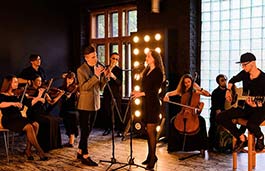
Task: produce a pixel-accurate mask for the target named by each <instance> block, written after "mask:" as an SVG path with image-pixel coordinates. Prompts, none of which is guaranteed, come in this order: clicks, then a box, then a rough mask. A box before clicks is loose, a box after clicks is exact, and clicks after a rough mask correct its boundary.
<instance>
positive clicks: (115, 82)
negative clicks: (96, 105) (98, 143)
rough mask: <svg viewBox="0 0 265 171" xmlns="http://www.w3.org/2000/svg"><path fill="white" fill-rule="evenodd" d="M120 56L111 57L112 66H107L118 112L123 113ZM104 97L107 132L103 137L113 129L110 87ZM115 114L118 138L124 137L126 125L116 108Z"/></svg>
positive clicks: (112, 55) (105, 90) (106, 88)
mask: <svg viewBox="0 0 265 171" xmlns="http://www.w3.org/2000/svg"><path fill="white" fill-rule="evenodd" d="M119 59H120V56H119V54H118V53H116V52H114V53H112V54H111V55H110V64H109V65H108V66H107V71H108V72H110V74H109V76H110V78H109V82H108V84H109V86H110V88H111V91H112V94H113V96H114V98H115V101H116V103H117V107H118V110H119V111H121V99H122V97H121V86H122V69H121V68H120V67H119V66H118V65H117V64H118V62H119ZM103 97H104V113H105V118H106V121H107V123H106V124H105V131H104V132H103V135H104V136H105V135H108V134H109V133H110V130H111V128H112V123H111V114H112V109H111V108H112V105H113V104H112V103H113V102H112V97H111V94H110V91H109V89H108V87H107V86H106V87H105V88H104V92H103ZM114 112H116V113H115V115H114V116H115V129H116V131H117V136H122V132H123V128H124V125H123V123H122V122H121V120H120V118H119V117H118V114H117V111H116V110H115V108H114Z"/></svg>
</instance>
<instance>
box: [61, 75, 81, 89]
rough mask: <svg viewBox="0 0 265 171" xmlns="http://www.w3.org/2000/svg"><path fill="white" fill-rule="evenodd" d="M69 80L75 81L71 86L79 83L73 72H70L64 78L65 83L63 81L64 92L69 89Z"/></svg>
mask: <svg viewBox="0 0 265 171" xmlns="http://www.w3.org/2000/svg"><path fill="white" fill-rule="evenodd" d="M67 78H73V79H74V81H73V83H72V84H71V85H75V84H76V83H77V81H76V77H75V73H74V72H72V71H69V72H68V73H67V74H66V75H65V77H64V81H63V85H62V89H64V90H66V89H67ZM71 85H70V86H71Z"/></svg>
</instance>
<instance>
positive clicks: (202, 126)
mask: <svg viewBox="0 0 265 171" xmlns="http://www.w3.org/2000/svg"><path fill="white" fill-rule="evenodd" d="M192 84H193V87H192ZM190 91H191V92H192V93H195V94H197V95H203V96H210V93H209V92H208V91H207V90H204V89H203V88H200V87H199V85H198V84H197V83H195V82H193V78H192V76H191V75H190V74H185V75H183V76H182V77H181V79H180V82H179V84H178V86H177V88H176V90H173V91H170V92H167V93H166V95H165V97H164V98H163V100H164V101H166V102H168V101H169V97H171V96H176V95H178V96H181V101H183V97H184V95H186V93H188V92H190ZM192 97H193V96H192ZM191 100H192V99H191ZM183 103H185V104H186V102H183ZM203 105H204V104H203V103H202V102H200V101H198V102H197V104H195V106H194V107H195V108H196V109H198V110H197V111H196V113H197V114H198V119H199V120H198V122H199V123H198V124H199V125H198V126H199V132H198V133H196V134H194V135H189V136H187V137H185V138H186V139H185V142H184V135H183V134H181V133H180V132H179V131H178V130H176V128H175V127H173V126H172V125H170V126H172V128H171V129H170V133H171V134H172V135H170V136H172V137H174V138H173V140H172V141H169V144H168V150H169V151H180V150H184V151H193V150H200V151H201V153H202V155H204V150H206V149H207V132H206V123H205V119H204V118H203V117H202V116H200V115H199V114H200V112H201V111H202V108H203ZM182 109H185V108H182ZM181 112H183V110H182V111H181ZM177 115H179V114H177ZM194 142H196V143H194ZM184 143H185V144H184ZM183 144H184V145H185V149H183Z"/></svg>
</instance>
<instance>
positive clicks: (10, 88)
mask: <svg viewBox="0 0 265 171" xmlns="http://www.w3.org/2000/svg"><path fill="white" fill-rule="evenodd" d="M17 87H18V79H17V77H16V76H14V75H10V76H7V77H5V79H4V81H3V84H2V88H1V94H0V109H1V111H2V114H3V117H2V125H3V127H4V128H7V129H10V130H11V131H14V132H25V133H26V136H27V146H26V149H25V154H26V155H27V157H28V160H34V158H33V156H32V155H31V146H34V147H35V148H36V149H37V151H38V154H39V156H40V160H42V161H44V160H48V158H47V157H46V156H45V155H44V152H43V150H42V148H41V147H40V145H39V143H38V140H37V138H36V135H37V134H38V129H39V124H38V123H37V122H31V121H29V120H28V119H27V118H24V117H22V115H21V112H20V110H21V109H22V108H23V104H22V103H20V97H18V96H17V95H15V93H14V91H15V90H16V89H17ZM39 100H40V98H38V97H37V98H33V99H32V100H28V99H26V98H24V100H23V103H25V104H26V105H27V106H31V105H34V104H35V103H37V102H38V101H39Z"/></svg>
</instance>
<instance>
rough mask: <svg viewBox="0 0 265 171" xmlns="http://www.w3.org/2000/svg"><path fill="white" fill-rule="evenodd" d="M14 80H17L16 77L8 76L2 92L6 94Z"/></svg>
mask: <svg viewBox="0 0 265 171" xmlns="http://www.w3.org/2000/svg"><path fill="white" fill-rule="evenodd" d="M13 78H16V76H15V75H8V76H6V77H5V78H4V81H3V83H2V86H1V92H3V93H6V92H8V90H9V89H10V88H11V83H12V80H13Z"/></svg>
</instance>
